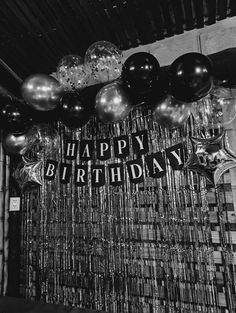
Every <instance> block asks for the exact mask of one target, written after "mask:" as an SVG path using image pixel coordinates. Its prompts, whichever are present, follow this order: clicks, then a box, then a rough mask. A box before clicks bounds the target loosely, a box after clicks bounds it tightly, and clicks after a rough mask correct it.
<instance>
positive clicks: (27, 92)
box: [21, 74, 63, 111]
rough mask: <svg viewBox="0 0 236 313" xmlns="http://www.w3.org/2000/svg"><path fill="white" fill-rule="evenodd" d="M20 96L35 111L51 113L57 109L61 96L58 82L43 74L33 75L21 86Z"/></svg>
mask: <svg viewBox="0 0 236 313" xmlns="http://www.w3.org/2000/svg"><path fill="white" fill-rule="evenodd" d="M21 89H22V96H23V98H24V100H25V101H26V103H27V104H28V105H29V106H30V107H32V108H33V109H35V110H37V111H51V110H53V109H55V108H56V107H57V105H58V104H59V101H60V98H61V96H62V91H63V89H62V87H61V86H60V84H59V82H58V81H57V80H56V79H54V78H53V77H51V76H48V75H45V74H34V75H31V76H29V77H28V78H26V79H25V80H24V82H23V84H22V87H21Z"/></svg>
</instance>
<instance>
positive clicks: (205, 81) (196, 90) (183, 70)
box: [169, 52, 213, 102]
mask: <svg viewBox="0 0 236 313" xmlns="http://www.w3.org/2000/svg"><path fill="white" fill-rule="evenodd" d="M169 72H170V80H171V94H172V95H173V96H174V97H175V98H176V99H178V100H180V101H185V102H193V101H196V100H199V99H201V98H203V97H205V96H206V95H207V94H208V93H209V92H210V90H211V88H212V85H213V77H212V64H211V61H210V59H209V58H208V57H207V56H204V55H203V54H200V53H195V52H191V53H187V54H184V55H182V56H180V57H179V58H177V59H176V60H175V61H174V62H173V63H172V64H171V66H170V69H169Z"/></svg>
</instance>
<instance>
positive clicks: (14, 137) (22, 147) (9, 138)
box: [2, 133, 29, 155]
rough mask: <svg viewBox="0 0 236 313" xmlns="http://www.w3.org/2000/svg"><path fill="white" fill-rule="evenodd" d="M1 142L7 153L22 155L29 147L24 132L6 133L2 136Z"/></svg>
mask: <svg viewBox="0 0 236 313" xmlns="http://www.w3.org/2000/svg"><path fill="white" fill-rule="evenodd" d="M2 144H3V147H4V149H5V151H6V153H7V154H19V155H24V154H25V153H26V151H27V149H29V141H28V138H27V134H25V133H23V134H21V133H18V134H14V133H8V134H7V135H6V136H5V137H3V142H2Z"/></svg>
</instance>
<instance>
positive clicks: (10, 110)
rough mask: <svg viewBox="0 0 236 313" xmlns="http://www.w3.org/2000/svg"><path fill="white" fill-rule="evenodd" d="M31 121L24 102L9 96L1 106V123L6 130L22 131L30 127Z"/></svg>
mask: <svg viewBox="0 0 236 313" xmlns="http://www.w3.org/2000/svg"><path fill="white" fill-rule="evenodd" d="M31 122H32V121H31V120H30V118H29V116H28V115H27V114H26V112H25V107H24V104H23V103H22V102H20V101H17V100H11V99H10V98H9V99H7V100H6V101H5V103H3V104H2V105H1V106H0V123H1V127H2V128H4V129H5V130H7V131H10V132H15V133H16V132H20V133H22V132H25V131H26V130H27V129H28V128H29V125H30V124H31Z"/></svg>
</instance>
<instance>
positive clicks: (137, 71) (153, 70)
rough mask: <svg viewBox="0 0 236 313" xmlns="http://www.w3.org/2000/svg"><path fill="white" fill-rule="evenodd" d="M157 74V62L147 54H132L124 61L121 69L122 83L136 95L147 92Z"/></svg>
mask: <svg viewBox="0 0 236 313" xmlns="http://www.w3.org/2000/svg"><path fill="white" fill-rule="evenodd" d="M159 74H160V65H159V62H158V61H157V59H156V58H155V57H154V56H153V55H152V54H150V53H147V52H137V53H134V54H132V55H131V56H130V57H128V59H127V60H126V61H125V63H124V65H123V69H122V79H123V82H124V83H125V84H126V85H127V86H128V87H130V88H131V89H133V90H135V92H137V93H145V92H148V91H149V90H150V88H151V86H152V84H153V83H154V81H156V80H157V79H158V76H159Z"/></svg>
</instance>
